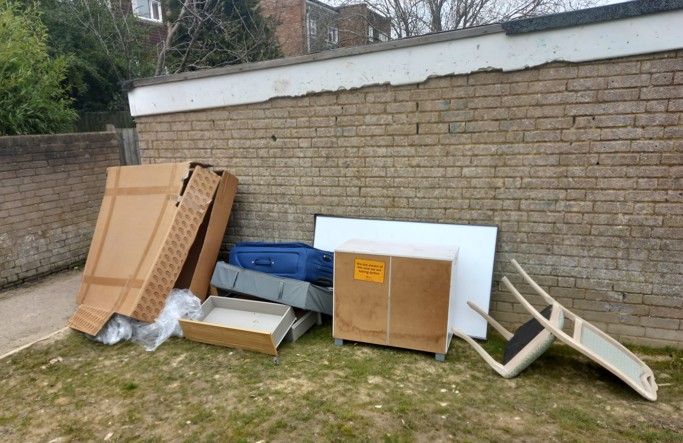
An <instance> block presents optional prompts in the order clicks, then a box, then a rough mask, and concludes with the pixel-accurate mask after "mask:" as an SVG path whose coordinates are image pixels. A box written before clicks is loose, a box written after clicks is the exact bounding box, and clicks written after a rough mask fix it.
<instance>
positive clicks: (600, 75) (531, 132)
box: [137, 52, 683, 347]
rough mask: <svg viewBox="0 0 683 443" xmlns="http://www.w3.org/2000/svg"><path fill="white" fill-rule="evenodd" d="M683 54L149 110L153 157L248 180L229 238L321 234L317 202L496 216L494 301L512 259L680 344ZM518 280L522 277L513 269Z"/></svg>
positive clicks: (578, 307) (612, 321)
mask: <svg viewBox="0 0 683 443" xmlns="http://www.w3.org/2000/svg"><path fill="white" fill-rule="evenodd" d="M681 111H683V53H681V52H677V53H676V52H668V53H661V54H655V55H651V56H641V57H630V58H624V59H616V60H609V61H600V62H592V63H582V64H563V63H555V64H551V65H546V66H543V67H540V68H535V69H528V70H524V71H517V72H509V73H503V72H497V71H496V72H479V73H474V74H471V75H462V76H451V77H440V78H434V79H431V80H429V81H427V82H425V83H422V84H417V85H408V86H401V87H392V86H374V87H366V88H362V89H358V90H352V91H339V92H329V93H321V94H315V95H308V96H305V97H299V98H280V99H273V100H270V101H269V102H266V103H261V104H256V105H248V106H238V107H230V108H223V109H215V110H208V111H200V112H188V113H178V114H173V115H160V116H151V117H139V118H138V119H137V121H138V130H139V133H140V143H141V155H142V158H143V162H147V163H150V162H164V161H176V160H185V159H193V160H197V161H203V162H209V163H213V164H215V165H218V166H222V167H226V168H228V169H229V170H230V171H231V172H232V173H234V174H235V175H237V176H238V177H239V179H240V185H239V190H238V195H237V198H236V201H235V206H234V211H233V218H232V219H231V222H230V226H229V231H228V235H227V242H228V243H229V244H232V243H235V242H237V241H245V240H263V241H290V240H300V241H306V242H311V241H312V239H313V238H312V237H313V216H314V214H316V213H322V214H332V215H340V216H352V217H371V218H384V219H399V220H416V221H426V222H449V223H472V224H496V225H498V226H499V228H500V231H499V239H498V246H497V255H496V266H495V275H494V288H493V290H494V294H493V302H492V306H491V308H492V312H493V315H494V317H496V318H498V319H500V320H502V321H503V323H505V324H507V325H509V326H517V325H518V324H519V322H521V321H524V320H526V319H527V318H528V316H527V315H525V314H524V313H523V312H522V310H521V309H520V308H519V306H516V305H515V304H514V303H512V301H513V299H512V297H511V296H510V294H509V293H507V292H505V291H503V290H502V289H501V287H500V285H499V281H500V278H501V277H502V275H503V274H506V275H512V273H513V269H512V268H511V266H510V265H509V260H510V259H511V258H516V259H517V260H518V261H519V262H520V263H521V264H522V265H523V266H524V267H525V268H526V269H527V270H528V272H529V273H530V274H531V275H532V276H533V277H534V278H536V279H537V281H538V282H539V283H540V284H541V285H542V286H544V287H545V288H546V289H547V290H548V291H549V292H550V294H551V295H554V296H556V297H557V298H558V299H559V300H560V301H561V302H563V303H564V304H565V305H566V306H567V307H569V308H572V309H574V310H575V311H576V312H577V313H578V314H579V315H581V316H583V317H585V318H586V319H588V320H590V321H592V322H594V323H595V324H596V325H597V326H599V327H601V328H603V329H604V330H606V331H607V332H608V333H610V334H612V335H614V336H615V337H617V338H618V339H620V340H624V341H627V342H637V343H642V344H648V345H655V346H660V345H674V346H678V347H680V346H683V332H682V330H681V329H682V319H683V291H682V290H681V289H682V288H683V272H682V270H683V241H682V240H683V117H682V116H681V115H682V114H681ZM514 281H519V279H517V278H515V279H514Z"/></svg>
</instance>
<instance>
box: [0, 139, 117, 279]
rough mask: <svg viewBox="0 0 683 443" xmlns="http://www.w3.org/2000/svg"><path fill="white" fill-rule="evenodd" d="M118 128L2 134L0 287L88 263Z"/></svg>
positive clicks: (0, 141)
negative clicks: (21, 134) (63, 132)
mask: <svg viewBox="0 0 683 443" xmlns="http://www.w3.org/2000/svg"><path fill="white" fill-rule="evenodd" d="M118 165H119V141H118V138H117V135H116V133H115V132H98V133H84V134H58V135H31V136H16V137H0V183H1V184H2V186H0V288H3V287H7V286H10V285H15V284H19V283H22V282H24V281H26V280H29V279H31V278H35V277H39V276H41V275H45V274H49V273H51V272H55V271H60V270H63V269H66V268H68V267H69V266H72V265H74V264H77V263H80V262H83V261H84V260H85V258H86V256H87V254H88V248H89V247H90V240H91V237H92V233H93V231H94V229H95V221H96V219H97V214H98V211H99V207H100V202H101V200H102V195H103V193H104V178H105V170H106V168H107V167H108V166H118Z"/></svg>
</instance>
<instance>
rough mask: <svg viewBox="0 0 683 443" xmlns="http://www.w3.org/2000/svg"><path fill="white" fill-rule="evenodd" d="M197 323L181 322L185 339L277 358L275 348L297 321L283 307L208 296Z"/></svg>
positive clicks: (288, 308) (191, 321) (290, 312)
mask: <svg viewBox="0 0 683 443" xmlns="http://www.w3.org/2000/svg"><path fill="white" fill-rule="evenodd" d="M202 313H203V314H202V317H201V318H199V319H198V320H187V319H181V320H180V327H181V328H182V329H183V333H184V334H185V337H186V338H188V339H189V340H193V341H198V342H201V343H207V344H212V345H217V346H225V347H229V348H237V349H247V350H250V351H255V352H261V353H265V354H270V355H277V347H278V346H279V344H280V343H281V342H282V340H283V338H284V337H285V335H286V334H287V332H288V331H289V330H290V329H291V327H292V325H293V324H294V323H295V321H296V317H295V315H294V310H293V309H292V308H291V307H289V306H285V305H280V304H276V303H267V302H259V301H253V300H244V299H235V298H227V297H216V296H210V297H208V298H207V299H206V301H205V302H204V304H203V305H202Z"/></svg>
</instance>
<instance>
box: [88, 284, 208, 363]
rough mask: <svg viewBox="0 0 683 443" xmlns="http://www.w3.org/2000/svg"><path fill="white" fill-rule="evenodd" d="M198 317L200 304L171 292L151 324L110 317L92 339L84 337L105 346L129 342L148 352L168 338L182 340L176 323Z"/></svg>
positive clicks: (182, 293)
mask: <svg viewBox="0 0 683 443" xmlns="http://www.w3.org/2000/svg"><path fill="white" fill-rule="evenodd" d="M201 315H202V306H201V302H200V301H199V299H198V298H197V297H196V296H195V295H194V294H192V292H190V290H189V289H173V290H172V291H171V293H170V294H169V296H168V298H167V299H166V305H165V306H164V309H163V310H162V311H161V313H160V314H159V317H158V318H157V319H156V320H155V321H154V323H145V322H142V321H139V320H135V319H133V318H130V317H126V316H125V315H121V314H114V315H113V316H112V318H111V319H109V321H108V322H107V324H106V325H104V327H103V328H102V329H101V330H100V332H99V333H98V334H97V335H96V336H92V335H88V337H89V338H91V339H92V340H94V341H97V342H100V343H104V344H106V345H113V344H116V343H119V342H120V341H123V340H131V341H133V342H135V343H138V344H140V345H142V347H143V348H145V350H146V351H150V352H151V351H154V350H155V349H156V348H158V347H159V346H160V345H161V344H162V343H163V342H165V341H166V340H168V339H169V338H170V337H183V330H182V329H181V328H180V323H179V322H178V320H179V319H181V318H187V319H190V320H198V319H199V318H200V317H201ZM86 335H87V334H86Z"/></svg>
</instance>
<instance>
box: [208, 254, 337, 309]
mask: <svg viewBox="0 0 683 443" xmlns="http://www.w3.org/2000/svg"><path fill="white" fill-rule="evenodd" d="M211 284H212V285H213V286H215V287H217V288H219V289H222V290H224V291H229V292H235V293H238V294H244V295H250V296H252V297H258V298H262V299H265V300H270V301H274V302H278V303H282V304H285V305H289V306H293V307H295V308H299V309H306V310H308V311H314V312H321V313H323V314H327V315H332V288H323V287H321V286H316V285H314V284H313V283H309V282H306V281H301V280H294V279H291V278H285V277H277V276H275V275H270V274H266V273H264V272H259V271H252V270H250V269H244V268H240V267H238V266H233V265H231V264H228V263H225V262H221V261H219V262H218V263H216V268H215V270H214V271H213V277H212V278H211Z"/></svg>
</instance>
